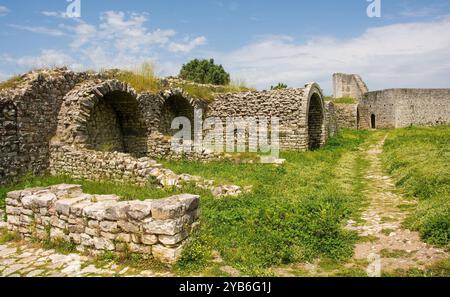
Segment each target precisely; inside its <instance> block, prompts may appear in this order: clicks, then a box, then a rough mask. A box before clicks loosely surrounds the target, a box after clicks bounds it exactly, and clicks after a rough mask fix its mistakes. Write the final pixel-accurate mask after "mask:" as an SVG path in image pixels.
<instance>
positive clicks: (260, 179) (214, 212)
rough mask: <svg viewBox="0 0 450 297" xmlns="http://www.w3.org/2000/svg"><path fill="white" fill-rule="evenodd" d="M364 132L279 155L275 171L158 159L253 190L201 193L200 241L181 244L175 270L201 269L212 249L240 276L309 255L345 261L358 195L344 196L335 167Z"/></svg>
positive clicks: (263, 167)
mask: <svg viewBox="0 0 450 297" xmlns="http://www.w3.org/2000/svg"><path fill="white" fill-rule="evenodd" d="M367 134H368V133H367V132H364V131H359V132H357V131H344V132H343V134H342V135H341V136H340V137H338V138H335V139H331V140H330V142H329V144H328V145H327V147H326V148H324V149H322V150H319V151H316V152H306V153H298V152H285V153H283V155H282V157H283V158H285V159H287V163H286V164H285V165H283V166H282V167H276V166H272V165H262V164H239V165H238V164H233V163H232V162H213V163H209V164H201V163H195V162H194V163H192V162H165V165H166V166H168V167H169V168H171V169H173V170H175V171H176V172H187V173H190V174H195V175H202V176H204V177H207V178H213V179H215V180H219V181H222V182H226V183H233V184H238V185H242V186H245V185H253V192H252V193H247V194H243V195H241V196H239V197H237V198H224V199H214V198H213V197H211V196H210V195H208V194H206V195H203V196H202V226H201V229H200V230H201V232H200V233H199V234H200V235H201V236H202V240H200V242H201V243H197V244H195V246H194V247H193V248H190V247H189V246H188V247H187V249H186V252H185V254H184V255H185V257H187V258H183V259H182V260H181V261H180V263H179V268H180V269H189V270H192V269H193V268H196V269H201V267H203V266H204V265H206V263H207V261H205V260H206V259H207V258H208V257H209V256H210V254H209V251H210V249H211V247H214V249H216V250H218V251H219V252H220V253H221V255H222V257H223V258H224V260H225V261H226V262H227V264H229V265H231V266H233V267H235V268H237V269H239V270H241V271H242V272H243V273H244V274H245V275H247V274H248V275H263V274H265V273H266V269H267V268H269V267H270V266H273V265H281V264H287V263H294V262H298V261H304V260H311V259H315V258H327V259H332V260H336V261H342V260H345V259H348V258H349V257H350V256H351V255H352V254H353V243H354V242H355V241H356V240H357V236H356V235H355V233H353V232H349V231H347V230H344V229H343V227H342V225H343V223H344V222H345V220H346V219H348V218H349V217H350V216H352V215H353V214H354V213H355V212H357V211H358V210H359V207H360V205H361V203H359V201H360V200H361V199H362V197H361V194H360V193H359V192H358V191H357V190H356V188H358V187H360V185H358V184H357V183H356V188H355V191H350V192H349V191H347V190H345V191H344V189H343V184H342V183H341V181H340V180H339V178H338V176H337V174H336V172H335V166H336V165H337V163H338V161H339V159H340V157H341V156H342V155H343V154H344V153H346V152H348V151H352V150H354V151H355V152H356V148H357V147H358V146H359V145H360V144H361V143H362V142H363V141H364V140H365V138H366V136H367ZM356 164H358V165H355V166H354V167H353V168H352V170H360V165H361V161H360V162H356ZM363 167H364V166H363ZM358 189H359V188H358ZM194 263H199V265H198V266H197V267H195V266H196V265H195V264H194ZM202 264H203V265H202Z"/></svg>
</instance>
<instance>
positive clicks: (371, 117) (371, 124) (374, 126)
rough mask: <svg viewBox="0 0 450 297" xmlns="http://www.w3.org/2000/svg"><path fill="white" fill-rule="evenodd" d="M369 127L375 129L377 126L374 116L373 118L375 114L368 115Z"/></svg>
mask: <svg viewBox="0 0 450 297" xmlns="http://www.w3.org/2000/svg"><path fill="white" fill-rule="evenodd" d="M370 127H371V128H372V129H376V128H377V125H376V118H375V115H374V114H372V115H371V116H370Z"/></svg>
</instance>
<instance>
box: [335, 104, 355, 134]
mask: <svg viewBox="0 0 450 297" xmlns="http://www.w3.org/2000/svg"><path fill="white" fill-rule="evenodd" d="M334 108H335V111H336V121H337V125H338V127H339V128H348V129H357V128H358V123H357V118H358V116H357V112H358V104H343V103H340V104H339V103H335V104H334Z"/></svg>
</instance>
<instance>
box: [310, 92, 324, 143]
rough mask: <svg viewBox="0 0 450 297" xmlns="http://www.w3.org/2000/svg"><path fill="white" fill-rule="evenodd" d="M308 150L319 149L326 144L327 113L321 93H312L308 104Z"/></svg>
mask: <svg viewBox="0 0 450 297" xmlns="http://www.w3.org/2000/svg"><path fill="white" fill-rule="evenodd" d="M307 120H308V149H310V150H316V149H319V148H320V147H321V146H322V144H323V143H324V141H325V140H324V137H325V136H324V122H325V113H324V106H323V100H322V97H321V95H320V93H316V92H314V93H312V95H311V97H310V98H309V104H308V113H307Z"/></svg>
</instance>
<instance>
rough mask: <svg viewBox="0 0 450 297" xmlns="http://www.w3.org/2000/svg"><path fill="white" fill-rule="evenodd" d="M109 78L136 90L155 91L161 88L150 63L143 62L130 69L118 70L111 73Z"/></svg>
mask: <svg viewBox="0 0 450 297" xmlns="http://www.w3.org/2000/svg"><path fill="white" fill-rule="evenodd" d="M110 78H114V79H117V80H120V81H123V82H126V83H128V84H129V85H130V86H131V87H132V88H133V89H135V90H136V91H137V92H144V91H149V92H154V93H157V92H160V91H161V90H162V86H161V82H160V80H159V79H158V77H157V76H156V75H155V72H154V69H153V65H152V64H150V63H144V64H142V65H141V66H140V67H139V68H137V69H134V70H132V71H125V70H121V71H118V72H117V73H114V74H111V75H110Z"/></svg>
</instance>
